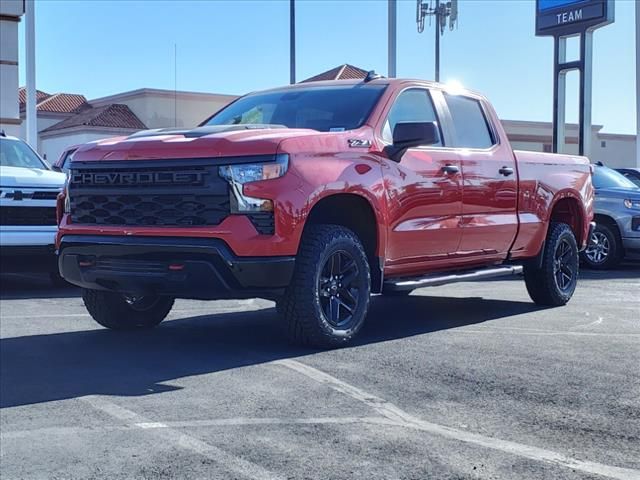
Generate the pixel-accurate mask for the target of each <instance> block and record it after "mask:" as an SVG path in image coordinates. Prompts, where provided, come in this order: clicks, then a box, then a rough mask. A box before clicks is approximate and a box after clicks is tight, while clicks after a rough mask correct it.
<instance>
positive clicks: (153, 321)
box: [82, 289, 174, 330]
mask: <svg viewBox="0 0 640 480" xmlns="http://www.w3.org/2000/svg"><path fill="white" fill-rule="evenodd" d="M82 300H83V301H84V305H85V307H87V310H88V311H89V314H90V315H91V317H93V319H94V320H95V321H96V322H98V323H99V324H100V325H102V326H103V327H106V328H110V329H112V330H139V329H148V328H153V327H155V326H156V325H158V324H159V323H160V322H162V320H164V319H165V317H166V316H167V315H168V314H169V312H170V311H171V308H172V307H173V301H174V299H173V298H172V297H161V296H158V295H145V296H134V295H124V294H120V293H115V292H104V291H101V290H89V289H83V290H82Z"/></svg>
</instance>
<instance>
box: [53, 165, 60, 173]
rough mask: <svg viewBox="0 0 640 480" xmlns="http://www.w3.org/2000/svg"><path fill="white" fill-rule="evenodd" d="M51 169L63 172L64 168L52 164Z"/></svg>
mask: <svg viewBox="0 0 640 480" xmlns="http://www.w3.org/2000/svg"><path fill="white" fill-rule="evenodd" d="M51 170H53V171H54V172H60V173H62V169H61V168H60V167H59V166H57V165H51Z"/></svg>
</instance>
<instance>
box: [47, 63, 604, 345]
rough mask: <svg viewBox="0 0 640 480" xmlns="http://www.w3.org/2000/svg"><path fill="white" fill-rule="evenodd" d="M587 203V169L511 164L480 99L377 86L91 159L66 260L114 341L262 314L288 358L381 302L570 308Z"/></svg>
mask: <svg viewBox="0 0 640 480" xmlns="http://www.w3.org/2000/svg"><path fill="white" fill-rule="evenodd" d="M592 204H593V190H592V185H591V169H590V165H589V162H588V160H587V159H586V158H583V157H576V156H569V155H552V154H544V153H531V152H520V151H515V152H514V151H513V150H512V149H511V146H510V144H509V141H508V140H507V137H506V135H505V133H504V130H503V129H502V126H501V124H500V121H499V120H498V117H497V116H496V113H495V112H494V110H493V108H492V107H491V105H490V103H489V102H488V101H487V100H486V99H485V98H484V97H482V96H480V95H478V94H476V93H473V92H470V91H466V90H456V91H451V90H448V89H447V87H446V86H444V85H440V84H435V83H430V82H425V81H419V80H400V79H385V78H381V77H379V76H376V75H369V76H368V77H367V79H365V80H363V81H333V82H315V83H306V84H299V85H293V86H288V87H284V88H277V89H273V90H268V91H264V92H258V93H252V94H249V95H246V96H244V97H242V98H239V99H238V100H236V101H234V102H233V103H231V104H230V105H228V106H227V107H225V108H223V109H222V110H221V111H219V112H218V113H216V114H215V115H213V116H212V117H211V118H209V119H208V120H206V121H205V122H204V123H203V124H202V125H201V126H200V127H198V128H193V129H187V130H176V129H166V130H151V131H145V132H140V133H137V134H134V135H131V136H129V137H119V138H112V139H108V140H103V141H98V142H94V143H91V144H87V145H84V146H81V147H80V148H78V150H77V151H76V152H75V154H74V157H73V160H72V164H71V172H70V175H69V181H68V185H67V187H66V189H65V193H64V194H63V195H61V197H60V199H59V217H60V228H59V234H58V238H57V248H58V252H59V266H60V272H61V274H62V275H63V277H64V278H65V279H66V280H68V281H69V282H71V283H74V284H76V285H79V286H81V287H83V299H84V303H85V305H86V307H87V309H88V311H89V313H90V314H91V315H92V317H93V318H94V319H95V320H96V321H97V322H98V323H100V324H101V325H103V326H105V327H108V328H113V329H135V328H149V327H152V326H155V325H157V324H158V323H160V322H161V321H162V320H163V319H164V317H165V316H166V315H167V314H168V313H169V311H170V309H171V307H172V305H173V301H174V298H193V299H221V298H249V297H262V298H268V299H273V300H275V301H276V302H277V307H278V311H279V312H280V314H281V317H282V319H283V323H284V327H285V331H286V333H287V334H288V336H289V337H290V338H291V339H292V340H293V341H295V342H298V343H303V344H310V345H316V346H323V347H334V346H340V345H344V344H346V343H347V342H349V340H351V339H352V338H353V337H354V336H355V335H356V334H357V333H358V331H359V330H360V329H361V327H362V326H363V323H364V321H365V318H366V314H367V309H368V306H369V298H370V295H371V294H383V295H405V294H407V293H409V292H410V291H411V290H413V289H415V288H418V287H423V286H429V285H441V284H444V283H450V282H456V281H469V280H478V279H484V278H494V277H497V276H501V275H514V274H519V273H522V272H524V280H525V282H526V285H527V289H528V291H529V294H530V296H531V298H532V299H533V301H534V302H536V303H538V304H541V305H563V304H565V303H566V302H567V301H569V299H570V298H571V296H572V295H573V293H574V290H575V288H576V281H577V278H578V251H579V250H581V249H583V248H584V247H585V245H586V243H587V239H588V238H589V236H590V235H589V230H590V228H592V227H593V224H592V217H593V212H592Z"/></svg>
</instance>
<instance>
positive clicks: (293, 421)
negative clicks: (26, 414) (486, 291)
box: [0, 417, 399, 440]
mask: <svg viewBox="0 0 640 480" xmlns="http://www.w3.org/2000/svg"><path fill="white" fill-rule="evenodd" d="M348 424H369V425H388V426H395V427H397V426H399V425H398V423H397V422H394V421H392V420H389V419H388V418H386V417H309V418H286V417H285V418H273V417H271V418H269V417H267V418H255V417H239V418H215V419H210V420H183V421H180V420H178V421H171V422H140V423H131V424H126V425H100V426H91V427H44V428H32V429H27V430H10V431H3V432H2V433H0V438H2V439H3V440H14V439H21V438H29V437H36V438H37V437H42V436H43V435H60V436H76V435H82V434H95V433H99V434H101V433H105V432H111V431H123V430H133V429H136V428H140V429H142V430H154V429H158V428H202V427H250V426H270V425H348Z"/></svg>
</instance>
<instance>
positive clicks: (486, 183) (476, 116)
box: [444, 93, 518, 261]
mask: <svg viewBox="0 0 640 480" xmlns="http://www.w3.org/2000/svg"><path fill="white" fill-rule="evenodd" d="M444 99H445V102H446V105H447V107H448V110H449V116H450V119H451V123H452V130H453V136H454V139H453V142H454V143H453V146H454V147H456V148H457V151H458V153H459V155H460V162H461V166H462V176H463V201H462V217H461V226H462V229H461V231H462V239H461V241H460V248H459V255H461V256H464V257H467V258H469V259H470V260H471V261H475V260H476V259H482V261H489V260H491V259H494V258H495V259H497V260H499V259H503V258H505V257H506V255H507V254H508V251H509V248H510V246H511V244H512V242H513V240H514V238H515V236H516V234H517V230H518V216H517V198H518V196H517V188H518V172H517V169H516V161H515V157H514V155H513V151H512V150H511V146H510V145H509V144H508V142H501V141H500V139H501V138H505V137H504V131H503V130H502V128H501V127H500V125H499V120H498V119H497V117H496V116H495V113H494V112H493V110H492V109H491V107H490V106H489V105H488V104H487V103H486V102H485V101H484V100H483V99H482V98H480V97H473V96H466V95H452V94H448V93H445V94H444ZM501 136H502V137H501Z"/></svg>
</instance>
